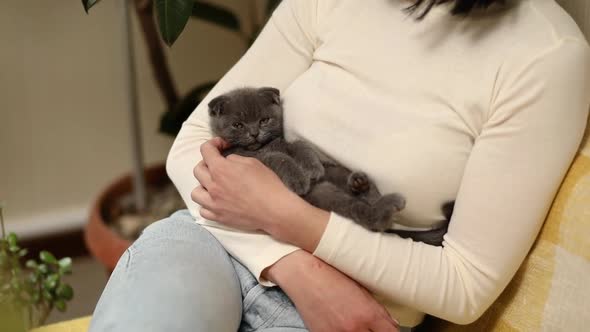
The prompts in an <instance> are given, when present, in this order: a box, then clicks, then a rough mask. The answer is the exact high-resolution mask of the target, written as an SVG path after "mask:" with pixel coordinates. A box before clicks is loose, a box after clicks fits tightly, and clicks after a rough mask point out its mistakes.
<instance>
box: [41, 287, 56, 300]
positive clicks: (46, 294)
mask: <svg viewBox="0 0 590 332" xmlns="http://www.w3.org/2000/svg"><path fill="white" fill-rule="evenodd" d="M42 294H43V298H44V299H45V300H47V301H51V300H52V299H53V294H51V292H50V291H48V290H46V289H44V290H43V292H42Z"/></svg>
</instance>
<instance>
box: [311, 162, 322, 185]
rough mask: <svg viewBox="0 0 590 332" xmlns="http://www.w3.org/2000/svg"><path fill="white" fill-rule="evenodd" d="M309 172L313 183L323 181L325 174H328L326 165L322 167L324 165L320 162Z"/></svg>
mask: <svg viewBox="0 0 590 332" xmlns="http://www.w3.org/2000/svg"><path fill="white" fill-rule="evenodd" d="M308 171H309V177H310V179H311V180H312V181H317V180H319V179H321V178H322V177H324V174H325V173H326V169H325V168H324V165H322V163H321V162H319V161H318V162H317V163H314V164H313V165H312V166H311V167H309V169H308Z"/></svg>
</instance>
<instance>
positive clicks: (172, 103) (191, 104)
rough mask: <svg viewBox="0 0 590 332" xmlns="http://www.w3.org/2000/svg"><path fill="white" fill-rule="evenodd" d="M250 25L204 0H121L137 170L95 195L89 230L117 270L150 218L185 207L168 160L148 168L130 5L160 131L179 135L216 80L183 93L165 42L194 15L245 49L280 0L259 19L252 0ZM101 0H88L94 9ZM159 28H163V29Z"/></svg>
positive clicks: (91, 244)
mask: <svg viewBox="0 0 590 332" xmlns="http://www.w3.org/2000/svg"><path fill="white" fill-rule="evenodd" d="M248 1H249V8H250V13H249V14H250V15H249V16H250V17H251V20H250V22H249V24H250V26H249V27H248V28H246V27H245V26H244V25H243V24H242V22H240V20H239V19H238V16H237V15H236V14H235V13H233V12H232V11H230V10H228V9H226V8H224V7H222V6H218V5H214V4H211V3H208V2H206V1H200V0H153V1H152V0H128V1H121V6H122V13H123V15H122V16H123V25H124V27H125V31H124V36H125V38H126V45H127V48H126V50H125V61H126V67H127V69H128V71H127V73H126V81H127V90H128V91H127V94H128V96H129V105H128V106H129V107H128V108H127V109H128V111H129V115H130V116H129V118H130V123H129V125H130V132H131V139H132V142H131V143H132V144H131V146H132V151H131V155H132V156H133V171H132V174H131V175H127V176H122V177H120V178H119V179H116V180H115V181H113V183H112V184H110V185H108V186H107V187H106V188H105V189H104V190H103V191H102V192H101V193H100V194H99V196H98V198H97V199H96V200H95V202H94V204H93V206H92V208H91V215H90V220H89V223H88V225H87V227H86V230H85V240H86V244H87V246H88V248H89V250H90V251H91V253H92V254H93V255H94V256H95V257H96V258H97V259H98V260H99V261H100V262H101V263H102V264H103V265H104V266H105V267H106V269H107V271H112V270H113V269H114V267H115V265H116V263H117V261H118V259H119V257H120V256H121V255H122V254H123V252H124V251H125V250H126V249H127V247H128V246H129V245H130V243H131V241H133V240H134V239H135V238H136V237H137V236H138V235H139V233H140V232H141V230H143V228H145V227H146V226H147V225H148V224H149V223H151V222H154V221H156V220H159V219H161V218H163V217H166V216H168V215H169V214H170V213H171V212H172V211H174V210H177V209H179V208H182V207H184V203H183V202H182V200H181V199H180V197H179V195H178V194H177V193H176V191H175V189H174V188H173V187H172V185H171V183H170V181H169V180H168V178H167V176H166V172H165V167H164V165H163V164H159V165H155V166H152V167H148V168H146V167H145V165H144V163H143V153H142V151H143V147H142V142H141V139H140V126H139V110H138V102H137V87H136V81H135V58H134V50H133V48H132V43H131V36H132V31H131V25H130V23H129V22H130V13H129V6H133V8H134V10H135V13H136V14H137V17H138V19H139V24H140V27H141V33H142V35H143V40H144V42H145V45H146V48H147V50H148V53H149V59H150V64H151V69H152V73H153V77H154V79H155V81H156V83H157V85H158V88H159V91H160V93H161V95H162V98H163V99H164V100H165V101H166V110H165V112H164V113H163V115H162V117H161V120H160V128H159V129H160V132H162V133H164V134H168V135H171V136H175V135H176V134H177V133H178V131H179V130H180V127H181V125H182V123H183V122H184V121H185V120H186V119H187V118H188V116H189V115H190V114H191V113H192V111H193V110H194V109H195V108H196V106H197V105H198V104H199V103H200V102H201V100H202V99H203V98H204V96H205V95H206V94H207V93H208V92H209V90H210V89H211V88H212V87H213V86H214V85H215V83H216V82H213V81H212V82H206V83H203V84H199V85H198V86H196V87H194V88H193V89H192V90H190V91H189V92H188V93H187V94H186V95H185V96H182V97H180V96H179V94H178V93H177V90H176V87H175V85H174V80H173V78H172V74H171V71H170V68H169V66H168V63H167V61H166V56H165V53H164V51H163V45H162V41H163V42H164V43H166V44H167V45H168V46H172V44H173V43H174V42H175V41H176V39H177V38H178V37H179V35H180V34H181V32H182V31H183V30H184V28H185V27H186V24H187V23H188V21H189V19H190V18H194V19H198V20H204V21H207V22H209V23H212V24H215V25H218V26H220V27H222V28H225V29H228V30H230V31H233V32H234V33H236V34H237V35H238V36H240V38H241V39H242V40H243V43H244V50H245V49H246V48H247V47H248V46H249V45H250V44H251V43H252V42H253V41H254V39H255V38H256V36H257V35H258V32H259V31H260V29H261V27H262V25H263V23H264V22H265V21H266V17H268V16H269V14H270V13H271V12H272V10H274V8H275V7H276V6H277V5H278V3H279V2H280V0H268V1H267V2H266V5H265V13H266V14H265V15H264V17H262V18H258V17H259V15H258V8H257V4H258V1H257V0H248ZM98 2H99V0H82V4H83V6H84V9H85V10H86V12H88V11H89V10H90V9H91V8H92V7H93V6H94V5H95V4H97V3H98ZM158 31H159V33H158Z"/></svg>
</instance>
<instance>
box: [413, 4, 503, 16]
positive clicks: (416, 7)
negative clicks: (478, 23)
mask: <svg viewBox="0 0 590 332" xmlns="http://www.w3.org/2000/svg"><path fill="white" fill-rule="evenodd" d="M445 3H453V5H452V8H451V14H453V15H467V14H469V13H471V11H472V10H474V9H485V8H488V7H489V6H491V5H492V4H494V3H499V4H503V3H505V0H414V4H413V5H411V6H410V7H407V8H406V11H407V12H408V13H410V14H416V15H417V17H416V18H417V19H418V20H421V19H423V18H424V17H425V16H426V14H428V12H430V10H431V9H432V7H434V6H438V5H442V4H445Z"/></svg>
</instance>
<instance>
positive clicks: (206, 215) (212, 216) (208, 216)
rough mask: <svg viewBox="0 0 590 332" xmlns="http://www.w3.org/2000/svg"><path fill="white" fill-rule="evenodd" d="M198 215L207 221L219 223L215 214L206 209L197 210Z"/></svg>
mask: <svg viewBox="0 0 590 332" xmlns="http://www.w3.org/2000/svg"><path fill="white" fill-rule="evenodd" d="M199 214H200V215H201V217H203V218H205V219H207V220H213V221H219V217H218V216H217V214H215V212H213V211H211V210H208V209H207V208H204V207H201V209H200V210H199Z"/></svg>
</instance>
